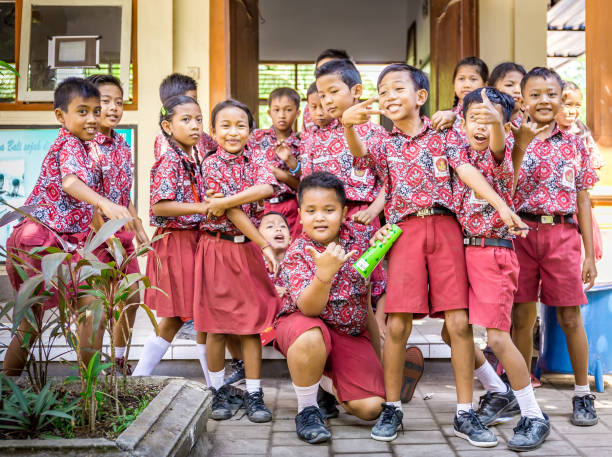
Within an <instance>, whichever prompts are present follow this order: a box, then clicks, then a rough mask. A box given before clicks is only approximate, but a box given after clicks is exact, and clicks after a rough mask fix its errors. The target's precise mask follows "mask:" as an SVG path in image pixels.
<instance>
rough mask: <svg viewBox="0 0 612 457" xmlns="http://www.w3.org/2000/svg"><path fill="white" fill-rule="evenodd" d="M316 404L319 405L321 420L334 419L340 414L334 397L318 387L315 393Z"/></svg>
mask: <svg viewBox="0 0 612 457" xmlns="http://www.w3.org/2000/svg"><path fill="white" fill-rule="evenodd" d="M317 404H318V405H319V409H320V410H321V414H323V419H334V418H336V417H338V415H339V414H340V411H339V410H338V408H337V407H336V405H337V404H338V402H337V401H336V397H334V396H333V395H332V394H330V393H329V392H326V391H324V390H323V389H322V388H321V387H319V392H317Z"/></svg>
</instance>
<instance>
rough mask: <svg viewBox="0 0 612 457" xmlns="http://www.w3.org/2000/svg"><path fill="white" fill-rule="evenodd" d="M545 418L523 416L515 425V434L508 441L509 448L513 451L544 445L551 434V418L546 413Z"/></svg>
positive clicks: (529, 449)
mask: <svg viewBox="0 0 612 457" xmlns="http://www.w3.org/2000/svg"><path fill="white" fill-rule="evenodd" d="M542 414H543V415H544V419H540V418H539V417H525V416H523V417H521V420H520V421H519V422H518V424H516V427H514V436H513V437H512V439H511V440H510V441H508V449H510V450H512V451H519V452H521V451H533V450H534V449H537V448H539V447H540V446H542V443H543V442H544V440H545V439H546V438H547V437H548V435H549V434H550V419H549V418H548V416H547V415H546V414H544V413H542Z"/></svg>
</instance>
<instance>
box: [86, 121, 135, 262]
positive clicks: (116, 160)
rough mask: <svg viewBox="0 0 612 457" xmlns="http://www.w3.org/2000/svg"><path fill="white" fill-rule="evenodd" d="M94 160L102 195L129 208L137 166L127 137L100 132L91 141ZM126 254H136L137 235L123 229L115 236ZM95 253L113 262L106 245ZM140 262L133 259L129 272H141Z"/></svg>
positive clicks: (115, 133) (106, 260) (101, 258)
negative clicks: (135, 239) (135, 242)
mask: <svg viewBox="0 0 612 457" xmlns="http://www.w3.org/2000/svg"><path fill="white" fill-rule="evenodd" d="M92 143H93V144H92V148H91V157H92V160H93V161H94V162H95V163H96V164H97V166H98V168H99V170H100V173H101V185H100V194H101V195H102V196H104V197H106V198H108V199H109V200H110V201H112V202H113V203H116V204H117V205H121V206H125V207H126V208H127V207H128V206H129V204H130V202H131V200H132V197H131V191H132V183H133V177H134V163H133V162H132V149H131V148H130V145H129V144H127V141H125V138H123V136H121V135H119V134H118V133H117V132H116V131H114V130H113V131H111V136H110V137H108V136H106V135H103V134H102V133H100V132H98V133H97V134H96V136H95V137H94V139H93V141H92ZM116 236H117V238H119V240H120V241H121V244H122V245H123V248H124V249H125V252H126V254H127V255H128V256H129V255H131V254H132V253H133V252H134V233H133V232H127V231H125V230H120V231H119V232H117V233H116ZM95 254H96V255H97V256H98V257H99V258H100V260H101V261H102V262H110V261H112V260H113V259H112V257H111V255H110V254H109V252H108V250H107V246H106V244H102V245H101V246H100V247H99V248H98V249H96V252H95ZM138 272H140V268H139V267H138V260H136V259H133V260H132V261H131V262H130V264H129V265H128V266H127V269H126V273H128V274H129V273H138Z"/></svg>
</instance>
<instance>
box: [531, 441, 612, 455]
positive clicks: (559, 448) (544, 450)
mask: <svg viewBox="0 0 612 457" xmlns="http://www.w3.org/2000/svg"><path fill="white" fill-rule="evenodd" d="M609 442H610V441H609V440H608V443H609ZM526 455H528V456H529V457H532V456H544V455H546V456H562V455H580V454H579V452H578V451H576V449H575V448H574V447H572V446H571V445H570V444H568V443H567V442H566V441H545V442H544V444H542V446H541V447H539V448H538V449H536V450H535V451H529V454H526ZM594 455H596V456H597V454H594Z"/></svg>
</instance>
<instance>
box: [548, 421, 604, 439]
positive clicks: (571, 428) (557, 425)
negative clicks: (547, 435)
mask: <svg viewBox="0 0 612 457" xmlns="http://www.w3.org/2000/svg"><path fill="white" fill-rule="evenodd" d="M550 423H551V425H552V428H553V429H554V430H556V431H557V432H559V433H562V434H564V435H576V434H591V433H610V428H609V427H607V426H606V423H605V421H603V420H602V419H601V418H600V419H599V422H598V423H597V424H595V425H593V426H592V427H577V426H575V425H574V424H572V423H571V422H570V420H569V419H567V420H565V421H561V420H556V421H551V422H550ZM609 423H610V424H612V421H610V422H609Z"/></svg>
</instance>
